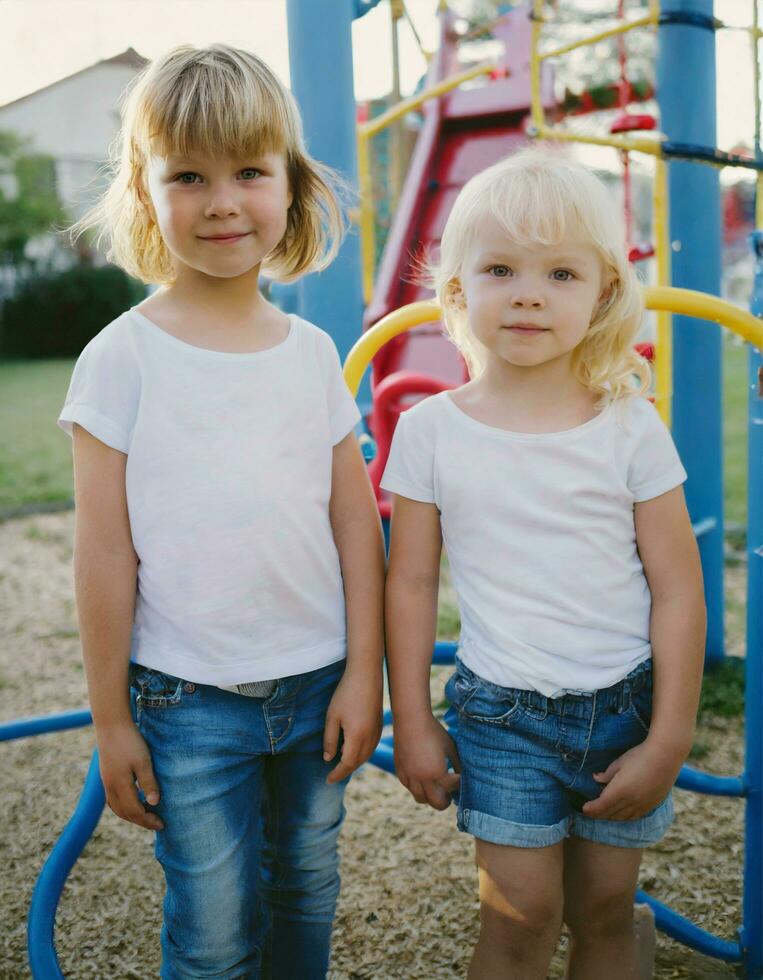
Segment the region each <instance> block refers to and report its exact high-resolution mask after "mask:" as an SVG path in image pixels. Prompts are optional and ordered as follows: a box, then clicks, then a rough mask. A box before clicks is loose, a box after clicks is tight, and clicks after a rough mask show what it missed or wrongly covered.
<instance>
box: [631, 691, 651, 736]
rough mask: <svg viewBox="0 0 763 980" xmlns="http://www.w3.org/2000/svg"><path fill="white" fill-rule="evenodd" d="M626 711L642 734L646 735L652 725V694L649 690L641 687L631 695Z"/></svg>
mask: <svg viewBox="0 0 763 980" xmlns="http://www.w3.org/2000/svg"><path fill="white" fill-rule="evenodd" d="M628 711H629V712H630V714H631V715H632V716H633V717H634V718H635V719H636V721H637V722H638V723H639V725H640V726H641V727H642V728H643V730H644V734H645V735H648V734H649V727H650V725H651V724H652V692H651V690H650V688H648V687H642V688H639V690H638V691H633V692H632V693H631V697H630V705H629V706H628Z"/></svg>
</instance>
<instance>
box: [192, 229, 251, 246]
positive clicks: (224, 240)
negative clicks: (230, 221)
mask: <svg viewBox="0 0 763 980" xmlns="http://www.w3.org/2000/svg"><path fill="white" fill-rule="evenodd" d="M250 234H251V232H249V231H242V232H241V234H240V235H210V236H208V237H205V236H203V235H202V236H200V237H201V240H202V241H203V242H216V243H217V244H229V243H231V242H238V241H241V239H242V238H246V237H247V235H250Z"/></svg>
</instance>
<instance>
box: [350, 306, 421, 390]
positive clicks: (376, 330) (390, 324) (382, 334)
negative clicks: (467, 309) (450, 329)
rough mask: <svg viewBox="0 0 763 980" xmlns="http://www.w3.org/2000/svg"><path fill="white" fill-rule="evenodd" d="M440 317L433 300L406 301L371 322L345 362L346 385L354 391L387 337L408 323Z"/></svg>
mask: <svg viewBox="0 0 763 980" xmlns="http://www.w3.org/2000/svg"><path fill="white" fill-rule="evenodd" d="M439 319H440V306H439V304H438V303H435V302H434V301H431V302H428V301H424V302H419V303H409V305H408V306H403V307H402V308H401V309H399V310H393V312H392V313H388V314H387V316H385V317H383V318H382V319H381V320H379V322H378V323H376V324H374V326H373V327H371V329H370V330H367V331H366V332H365V333H364V334H363V336H362V337H361V338H360V340H358V341H357V342H356V343H355V344H354V346H353V348H352V350H351V351H350V353H349V354H348V355H347V360H346V361H345V362H344V380H345V381H346V382H347V387H348V388H349V389H350V391H351V392H352V393H353V395H357V393H358V388H359V387H360V382H361V381H362V380H363V375H364V374H365V373H366V368H367V367H368V365H369V364H370V363H371V359H372V358H373V356H374V354H376V352H377V351H378V350H380V349H381V348H382V347H383V346H384V345H385V344H386V343H387V341H388V340H392V338H393V337H397V335H398V334H401V333H405V331H406V330H410V329H411V327H416V326H418V325H419V324H420V323H431V322H432V321H433V320H439Z"/></svg>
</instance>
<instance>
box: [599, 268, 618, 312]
mask: <svg viewBox="0 0 763 980" xmlns="http://www.w3.org/2000/svg"><path fill="white" fill-rule="evenodd" d="M616 285H617V280H616V279H615V277H614V276H609V277H608V278H607V279H606V281H605V283H604V286H603V287H602V290H601V292H600V293H599V306H598V312H601V311H602V310H603V309H604V307H605V306H607V305H608V304H609V302H610V301H611V299H612V297H613V296H614V292H615V286H616Z"/></svg>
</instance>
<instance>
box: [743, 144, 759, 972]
mask: <svg viewBox="0 0 763 980" xmlns="http://www.w3.org/2000/svg"><path fill="white" fill-rule="evenodd" d="M758 152H760V150H759V149H758ZM751 238H752V247H753V251H754V253H755V279H754V286H753V295H752V302H751V305H750V309H751V311H752V312H753V314H755V316H757V317H763V231H760V230H759V231H755V232H754V233H753V235H752V236H751ZM760 347H761V345H757V346H753V345H751V346H750V348H749V374H748V379H749V389H748V399H749V425H748V437H747V438H748V443H747V449H748V454H747V460H748V474H747V492H748V497H747V657H746V659H745V775H746V781H747V799H746V802H745V878H744V885H743V891H742V929H741V935H740V941H741V946H742V956H743V962H744V964H745V974H746V976H747V977H755V978H760V977H763V707H762V706H763V621H762V619H761V616H762V613H763V355H761V349H760Z"/></svg>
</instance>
